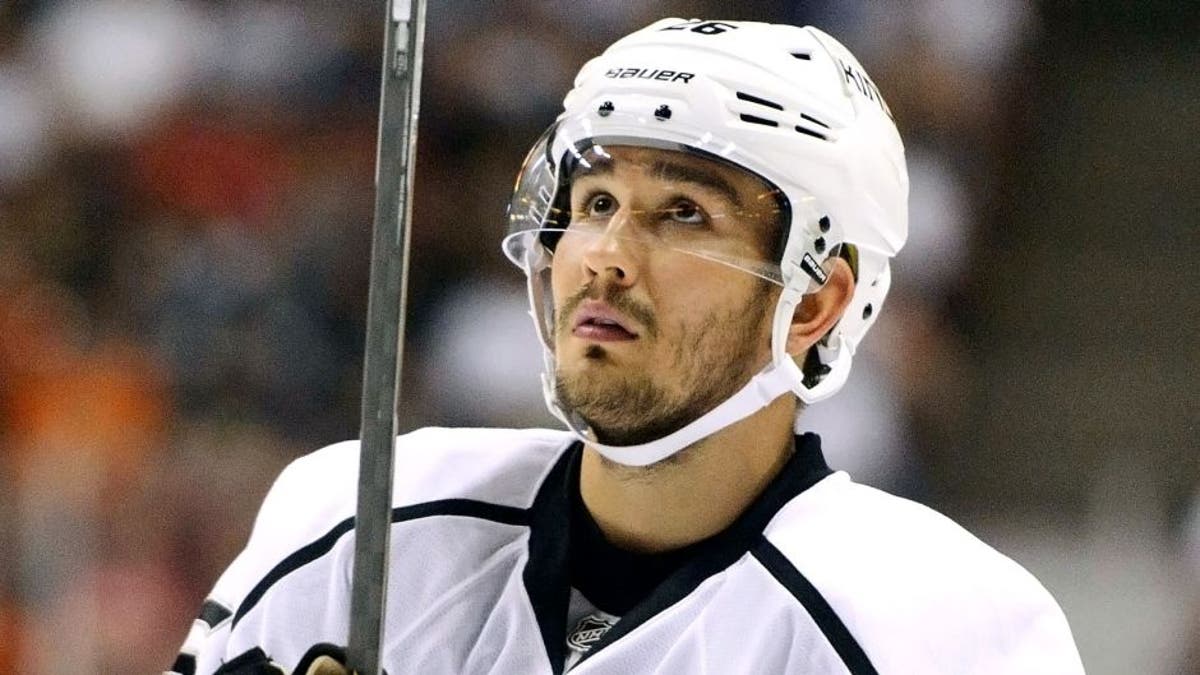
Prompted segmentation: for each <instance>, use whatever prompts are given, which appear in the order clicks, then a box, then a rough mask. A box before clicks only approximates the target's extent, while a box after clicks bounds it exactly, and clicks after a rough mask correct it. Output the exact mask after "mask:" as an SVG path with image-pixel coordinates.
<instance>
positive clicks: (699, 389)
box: [555, 283, 770, 445]
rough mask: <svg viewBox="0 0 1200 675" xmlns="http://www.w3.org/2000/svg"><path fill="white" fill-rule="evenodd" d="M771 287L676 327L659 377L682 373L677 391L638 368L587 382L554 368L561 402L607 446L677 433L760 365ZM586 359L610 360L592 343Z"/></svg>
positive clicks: (586, 378)
mask: <svg viewBox="0 0 1200 675" xmlns="http://www.w3.org/2000/svg"><path fill="white" fill-rule="evenodd" d="M769 288H770V287H769V286H767V285H766V284H765V283H764V284H763V285H762V286H760V287H759V290H758V291H757V292H756V293H755V294H754V297H753V298H752V299H751V301H750V302H749V303H747V305H745V306H742V307H738V308H734V309H727V310H723V311H716V312H714V313H713V314H712V315H711V316H709V317H708V318H707V319H706V320H705V321H702V322H698V323H696V324H695V325H694V326H693V327H692V328H690V329H688V328H687V327H685V326H679V327H678V329H679V330H678V333H679V334H680V335H682V336H683V337H682V339H680V340H679V342H678V343H677V344H676V345H675V349H674V350H673V352H672V354H671V358H670V364H669V367H667V368H666V369H665V371H664V372H667V373H679V374H681V376H682V378H681V380H680V382H679V383H678V384H677V385H676V386H673V387H669V386H664V385H663V383H661V382H658V381H656V380H655V378H654V377H652V376H651V375H649V374H648V373H647V372H645V371H644V370H634V369H630V371H631V372H625V373H622V374H619V375H617V374H613V373H605V374H603V375H602V376H591V375H589V374H586V373H571V372H565V371H564V370H563V369H562V368H561V367H559V369H558V371H557V372H556V374H555V391H556V393H557V395H558V400H559V402H560V403H561V404H562V405H563V406H564V407H566V409H567V410H570V411H573V412H575V413H576V414H578V415H579V416H580V417H581V418H582V419H583V420H584V421H585V422H586V423H587V424H588V426H589V427H590V428H591V430H592V433H594V434H595V436H596V440H597V441H599V442H600V443H604V444H606V445H641V444H643V443H649V442H650V441H653V440H656V439H659V438H662V437H664V436H667V435H669V434H671V433H673V432H675V431H678V430H679V429H681V428H683V427H684V426H686V425H687V424H688V423H690V422H692V421H693V420H695V419H697V418H699V417H700V416H701V415H703V414H705V413H706V412H708V411H709V410H712V409H713V408H715V407H717V406H718V405H720V404H721V403H722V402H723V401H725V400H726V399H728V398H729V397H731V396H733V394H734V393H736V392H737V391H738V390H739V389H741V388H742V387H743V386H745V384H746V382H747V381H749V379H750V378H751V376H753V375H754V374H755V372H757V370H758V369H759V368H761V367H762V365H765V364H760V363H758V361H759V360H760V359H761V357H760V356H759V354H760V353H761V350H762V348H763V344H762V343H763V340H764V338H763V332H762V323H763V320H764V318H765V317H766V314H767V312H768V311H769V309H770V303H768V302H767V299H768V296H769ZM617 304H620V303H619V301H618V303H617ZM656 332H657V331H656ZM584 357H585V358H587V359H589V360H597V361H602V360H605V359H608V358H609V357H608V353H607V350H605V349H604V347H603V346H600V345H590V346H589V347H588V348H587V350H586V351H585V354H584Z"/></svg>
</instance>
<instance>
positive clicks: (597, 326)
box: [571, 301, 638, 342]
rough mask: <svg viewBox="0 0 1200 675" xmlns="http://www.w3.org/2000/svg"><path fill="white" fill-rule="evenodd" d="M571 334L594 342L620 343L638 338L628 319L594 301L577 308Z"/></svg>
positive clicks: (605, 305) (603, 304)
mask: <svg viewBox="0 0 1200 675" xmlns="http://www.w3.org/2000/svg"><path fill="white" fill-rule="evenodd" d="M571 334H572V335H574V336H575V337H578V338H582V339H584V340H592V341H595V342H620V341H626V340H635V339H637V337H638V334H637V333H636V332H635V331H634V330H633V328H632V327H631V326H630V322H629V320H628V319H626V318H625V317H623V316H621V314H620V313H619V312H617V311H616V310H614V309H613V308H612V307H610V306H608V305H607V304H605V303H603V302H596V301H592V302H587V303H584V305H583V306H582V307H580V308H579V312H578V313H576V315H575V327H574V328H573V329H572V331H571Z"/></svg>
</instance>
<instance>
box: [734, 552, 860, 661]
mask: <svg viewBox="0 0 1200 675" xmlns="http://www.w3.org/2000/svg"><path fill="white" fill-rule="evenodd" d="M751 553H752V554H753V555H754V557H755V558H757V559H758V561H759V562H760V563H762V566H763V567H765V568H767V571H768V572H770V573H771V576H773V577H775V579H776V580H777V581H778V582H779V583H780V584H782V585H783V587H784V588H786V589H788V590H789V591H791V593H792V595H794V596H796V599H797V600H799V601H800V604H801V605H803V606H804V609H805V611H807V612H808V614H809V616H811V617H812V618H813V621H815V622H816V624H817V627H818V628H820V629H821V632H822V633H824V634H825V639H827V640H829V644H831V645H833V649H834V651H836V652H837V653H838V656H840V657H842V662H843V663H845V664H846V668H848V669H849V670H850V672H851V673H852V674H853V675H879V674H878V671H876V670H875V666H872V665H871V660H870V659H868V658H867V654H866V652H864V651H863V649H862V647H861V646H860V645H859V644H858V641H857V640H855V639H854V636H853V635H851V634H850V629H848V628H846V624H844V623H842V620H841V618H839V617H838V615H837V612H834V611H833V608H832V607H830V606H829V603H828V602H826V601H825V598H824V597H822V596H821V592H820V591H818V590H817V588H816V586H813V585H812V583H811V582H810V581H809V580H808V579H806V578H805V577H804V575H803V574H801V573H800V570H798V569H796V566H795V565H793V564H792V563H791V561H789V560H788V559H787V556H785V555H783V553H782V552H780V550H779V549H777V548H775V545H774V544H772V543H771V542H770V541H767V538H766V537H763V538H762V541H760V542H759V543H758V545H757V546H755V547H754V550H753V551H751Z"/></svg>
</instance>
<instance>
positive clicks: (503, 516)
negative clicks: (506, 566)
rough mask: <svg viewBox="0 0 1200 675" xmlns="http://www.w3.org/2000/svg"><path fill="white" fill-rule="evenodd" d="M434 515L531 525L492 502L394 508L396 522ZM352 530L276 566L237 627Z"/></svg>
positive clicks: (343, 529)
mask: <svg viewBox="0 0 1200 675" xmlns="http://www.w3.org/2000/svg"><path fill="white" fill-rule="evenodd" d="M432 516H466V517H468V518H480V519H482V520H490V521H493V522H497V523H503V524H505V525H526V524H528V515H527V513H526V511H525V509H520V508H517V507H515V506H503V505H500V504H489V503H488V502H481V501H477V500H474V499H442V500H438V501H433V502H424V503H421V504H413V505H412V506H398V507H396V508H394V509H392V522H393V523H400V522H404V521H407V520H417V519H418V518H429V517H432ZM352 529H354V518H347V519H345V520H343V521H342V522H340V523H338V524H337V525H335V526H334V528H333V529H332V530H330V531H328V532H326V533H325V534H324V535H323V536H322V537H321V538H319V539H317V540H316V541H314V542H312V543H311V544H308V545H307V546H305V547H303V548H301V549H299V550H297V551H296V552H295V553H292V554H291V555H289V556H288V557H286V558H284V559H283V560H282V561H280V562H279V564H277V565H275V567H274V568H272V569H271V571H270V572H267V575H266V576H264V577H263V578H262V580H260V581H259V582H258V583H257V584H255V585H254V588H252V589H251V590H250V592H249V593H248V594H246V598H245V599H244V600H242V604H241V605H239V606H238V609H237V613H235V614H234V615H233V625H234V626H237V624H238V622H239V621H241V620H242V617H244V616H246V613H247V612H249V611H250V610H252V609H254V606H255V605H257V604H258V602H259V601H260V600H262V597H263V595H265V594H266V592H267V591H268V590H269V589H270V588H271V587H272V586H274V585H275V584H276V583H277V582H278V581H279V580H280V579H282V578H284V577H285V576H287V575H289V574H291V573H292V572H295V571H296V570H298V569H300V568H301V567H304V566H305V565H307V564H309V563H310V562H313V561H315V560H317V559H319V558H321V557H322V556H324V555H325V554H326V553H329V552H330V551H331V550H333V545H334V544H335V543H337V541H338V540H339V539H341V538H342V535H344V534H346V533H347V532H349V531H350V530H352Z"/></svg>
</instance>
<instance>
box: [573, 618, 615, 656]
mask: <svg viewBox="0 0 1200 675" xmlns="http://www.w3.org/2000/svg"><path fill="white" fill-rule="evenodd" d="M616 623H617V622H616V620H610V619H605V618H603V617H600V616H596V615H595V614H589V615H587V616H585V617H583V618H582V619H580V620H579V623H577V624H575V630H573V631H571V634H570V635H569V636H567V644H568V645H569V646H570V647H571V648H572V649H577V650H579V651H581V652H586V651H588V650H589V649H591V648H592V645H594V644H596V642H598V641H599V640H600V638H602V637H604V634H605V633H607V632H608V629H610V628H612V627H613V626H615V625H616Z"/></svg>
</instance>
